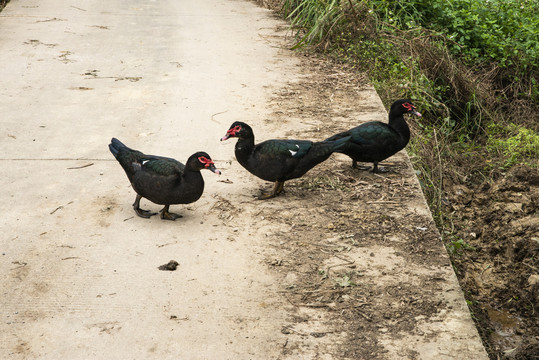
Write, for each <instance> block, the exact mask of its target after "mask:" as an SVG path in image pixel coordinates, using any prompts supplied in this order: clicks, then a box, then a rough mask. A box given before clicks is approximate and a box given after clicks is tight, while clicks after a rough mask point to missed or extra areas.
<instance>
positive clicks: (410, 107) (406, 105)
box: [402, 102, 421, 116]
mask: <svg viewBox="0 0 539 360" xmlns="http://www.w3.org/2000/svg"><path fill="white" fill-rule="evenodd" d="M402 106H403V107H404V108H405V109H406V111H407V112H411V113H412V114H414V115H417V116H421V114H420V113H419V112H418V111H417V110H416V109H415V106H414V105H413V104H410V103H409V102H405V103H403V104H402Z"/></svg>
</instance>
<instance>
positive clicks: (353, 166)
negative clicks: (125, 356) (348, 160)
mask: <svg viewBox="0 0 539 360" xmlns="http://www.w3.org/2000/svg"><path fill="white" fill-rule="evenodd" d="M371 167H372V166H362V165H358V164H357V161H356V160H352V168H354V169H358V170H370V169H371Z"/></svg>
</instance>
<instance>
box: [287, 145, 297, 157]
mask: <svg viewBox="0 0 539 360" xmlns="http://www.w3.org/2000/svg"><path fill="white" fill-rule="evenodd" d="M296 147H297V148H298V150H299V145H298V144H296ZM298 150H296V151H294V150H290V149H289V150H288V151H290V154H292V156H294V155H296V154H297V153H298Z"/></svg>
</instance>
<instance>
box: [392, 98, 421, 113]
mask: <svg viewBox="0 0 539 360" xmlns="http://www.w3.org/2000/svg"><path fill="white" fill-rule="evenodd" d="M389 113H390V115H394V116H402V115H404V114H414V115H416V116H421V114H420V113H419V112H418V111H417V110H416V108H415V105H414V104H413V103H412V101H410V100H409V99H401V100H397V101H395V102H394V103H393V105H391V109H390V110H389Z"/></svg>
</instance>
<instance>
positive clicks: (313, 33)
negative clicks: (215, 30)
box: [263, 0, 539, 359]
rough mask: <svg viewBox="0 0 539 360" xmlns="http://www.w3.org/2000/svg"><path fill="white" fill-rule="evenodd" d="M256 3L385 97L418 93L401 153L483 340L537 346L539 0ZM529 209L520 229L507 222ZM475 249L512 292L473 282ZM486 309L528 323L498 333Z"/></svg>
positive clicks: (498, 347) (497, 347)
mask: <svg viewBox="0 0 539 360" xmlns="http://www.w3.org/2000/svg"><path fill="white" fill-rule="evenodd" d="M263 2H264V3H265V4H266V5H268V6H270V7H272V8H273V9H274V10H277V11H278V12H279V13H280V14H281V15H282V16H283V17H284V18H286V19H288V20H289V21H290V23H291V29H292V32H293V34H294V36H295V46H294V48H296V49H302V50H303V51H315V52H317V53H319V54H322V56H327V57H329V58H332V59H333V60H334V61H336V62H337V63H345V64H347V65H351V66H353V67H354V68H355V69H357V70H358V71H361V72H364V73H367V74H368V76H369V79H370V82H371V83H372V84H373V85H374V87H375V88H376V90H377V92H378V94H379V95H380V97H381V98H382V101H383V102H384V103H385V104H386V105H390V104H391V103H392V102H393V101H394V100H395V99H398V98H404V97H407V98H411V99H413V101H414V103H415V104H416V106H417V107H418V109H420V111H421V112H422V114H423V117H422V118H421V119H420V120H415V119H414V120H413V121H409V125H410V127H411V129H412V139H411V141H410V144H409V145H408V152H409V153H410V155H411V158H412V163H413V166H414V168H415V170H416V173H417V175H418V177H419V179H420V182H421V184H422V187H423V191H424V193H425V195H426V197H427V200H428V203H429V206H430V209H431V212H432V214H433V217H434V219H435V221H436V223H437V226H438V228H439V230H440V233H441V234H442V238H443V241H444V243H445V245H446V248H447V250H448V253H449V254H450V256H451V259H452V261H453V265H454V268H455V271H456V273H457V275H458V277H459V280H460V281H461V285H462V287H463V289H464V291H465V294H466V297H467V301H468V304H469V305H470V310H471V312H472V314H473V317H474V319H475V320H476V323H477V325H478V329H479V331H480V333H481V336H482V338H483V341H484V344H485V346H486V348H487V350H488V351H489V353H490V356H491V357H492V358H493V359H497V358H502V357H511V356H517V355H518V353H519V351H521V353H522V354H523V355H524V356H526V354H528V353H526V351H528V352H530V351H531V353H534V352H535V351H537V352H538V353H539V344H537V339H536V338H535V335H536V334H537V333H538V332H539V326H538V325H537V323H535V324H536V325H535V326H531V327H529V324H531V323H532V322H533V318H534V317H536V316H537V311H539V309H537V308H536V304H537V299H539V297H538V294H539V289H538V285H537V284H536V283H533V282H532V277H533V276H534V274H537V271H538V265H539V259H538V254H539V249H538V245H537V244H538V242H539V238H538V237H537V219H536V218H534V216H535V215H534V214H536V213H537V206H538V204H537V203H538V201H539V199H538V198H537V197H538V195H537V189H538V186H539V183H538V182H539V175H538V169H537V165H538V162H539V115H538V114H539V36H538V34H539V3H538V2H537V0H453V1H451V2H447V1H442V0H433V1H425V0H411V1H390V0H371V1H366V0H324V1H320V0H273V1H272V0H268V1H263ZM510 181H514V182H515V183H516V185H515V186H513V187H511V186H509V185H507V184H508V182H510ZM519 184H520V185H519ZM506 185H507V186H508V187H507V189H506V188H504V186H506ZM500 189H502V190H500ZM504 189H505V190H504ZM496 191H497V192H496ZM500 191H502V192H500ZM508 194H510V195H511V196H509V195H508ZM519 196H520V198H519V199H520V200H522V201H521V202H516V201H515V198H517V197H519ZM520 200H519V201H520ZM509 203H512V204H514V203H517V204H520V205H518V206H517V207H518V209H520V210H519V211H517V212H511V211H509V210H507V209H506V208H505V207H504V206H505V205H506V204H509ZM507 206H509V205H507ZM488 211H490V212H488ZM508 213H511V216H509V217H508V215H507V214H508ZM473 216H475V219H474V218H471V217H473ZM530 217H531V220H530V223H529V224H528V226H527V227H526V226H524V225H523V227H522V228H519V229H520V230H519V231H517V232H516V233H513V232H512V231H513V230H507V229H506V228H504V226H505V227H507V226H509V225H508V223H511V221H514V223H516V221H520V220H522V219H528V218H530ZM522 221H524V220H522ZM526 221H527V220H526ZM523 223H525V222H523ZM526 224H527V223H526ZM530 224H531V225H530ZM511 226H512V225H511ZM489 227H492V229H497V230H496V231H497V233H496V234H490V233H489ZM513 227H514V226H513ZM493 236H494V239H493ZM518 241H520V242H519V243H518V244H520V245H518V246H520V247H521V248H522V249H524V250H523V251H521V252H520V254H521V256H520V257H515V255H514V253H511V251H512V250H511V251H510V248H511V249H514V248H515V247H516V245H515V244H516V243H517V242H518ZM522 242H524V243H522ZM511 254H512V255H511ZM523 254H524V255H523ZM478 259H479V260H480V261H481V262H482V263H483V264H489V265H488V267H489V268H490V269H491V270H492V271H493V273H495V274H498V275H499V276H500V277H502V276H504V277H506V278H507V279H506V280H502V279H500V280H499V282H500V284H497V287H496V286H495V288H496V289H498V288H499V287H507V292H502V291H501V290H500V291H498V292H496V291H495V290H491V292H488V291H486V292H485V291H484V289H482V288H481V289H480V287H481V286H480V285H479V284H476V283H474V282H473V281H470V280H469V279H470V278H472V277H473V276H474V274H473V273H472V272H473V269H474V267H473V266H471V265H470V264H471V263H473V262H474V260H478ZM500 261H501V262H502V263H501V264H500ZM504 261H506V263H505V264H504V263H503V262H504ZM509 268H510V269H509ZM511 271H513V272H514V273H513V274H511V273H510V272H511ZM533 279H535V278H533ZM503 281H506V282H505V283H502V282H503ZM493 282H494V280H493ZM534 304H535V305H534ZM487 309H494V310H496V311H502V310H503V311H507V313H508V314H509V316H514V317H515V318H517V317H518V318H519V319H523V323H522V325H521V327H522V328H526V329H524V330H522V329H520V328H519V329H512V330H511V331H515V333H516V335H518V336H516V338H515V339H512V340H514V341H508V342H505V343H504V344H501V343H498V342H496V339H495V338H494V337H493V336H492V335H493V333H495V331H496V328H497V326H498V324H496V323H495V322H494V320H493V319H492V318H494V316H493V313H491V312H489V311H487ZM504 314H505V313H504ZM526 319H529V320H530V321H529V322H526ZM534 334H535V335H534ZM526 349H527V350H526ZM535 355H537V353H535Z"/></svg>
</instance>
